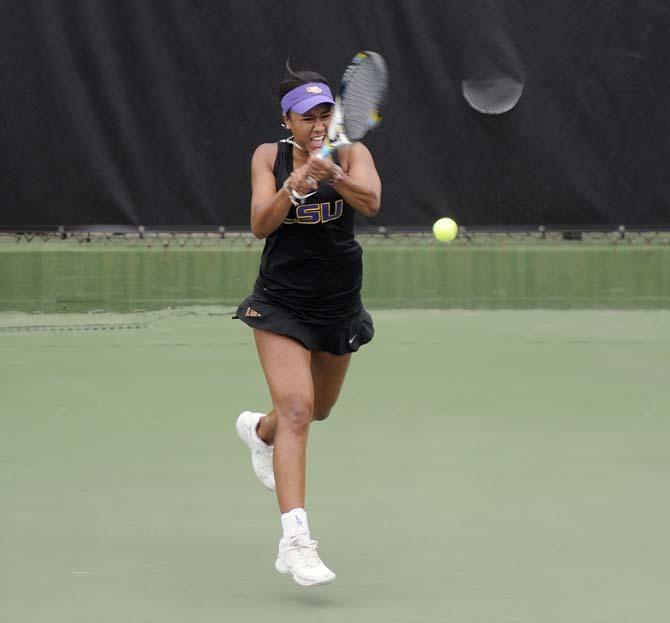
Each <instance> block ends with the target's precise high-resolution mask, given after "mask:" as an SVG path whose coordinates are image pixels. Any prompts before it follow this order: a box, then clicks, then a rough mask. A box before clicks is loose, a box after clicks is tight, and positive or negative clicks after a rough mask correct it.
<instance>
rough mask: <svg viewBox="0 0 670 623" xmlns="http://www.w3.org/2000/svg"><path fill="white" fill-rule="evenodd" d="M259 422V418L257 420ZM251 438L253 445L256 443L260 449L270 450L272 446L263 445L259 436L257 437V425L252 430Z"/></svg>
mask: <svg viewBox="0 0 670 623" xmlns="http://www.w3.org/2000/svg"><path fill="white" fill-rule="evenodd" d="M258 421H259V422H260V418H259V420H258ZM251 438H252V439H253V440H254V443H257V444H258V445H259V446H260V447H261V448H271V447H272V444H270V443H265V442H264V441H263V440H262V439H261V438H260V437H259V436H258V424H257V425H256V426H254V430H253V432H252V433H251Z"/></svg>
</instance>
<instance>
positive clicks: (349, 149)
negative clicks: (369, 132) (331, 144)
mask: <svg viewBox="0 0 670 623" xmlns="http://www.w3.org/2000/svg"><path fill="white" fill-rule="evenodd" d="M338 153H339V156H340V162H341V164H342V168H343V169H344V170H345V171H347V170H348V169H349V168H350V167H351V165H352V164H353V163H354V162H361V161H371V160H372V154H371V153H370V150H369V149H368V148H367V147H366V146H365V145H363V143H351V144H349V145H343V146H342V147H340V148H339V149H338Z"/></svg>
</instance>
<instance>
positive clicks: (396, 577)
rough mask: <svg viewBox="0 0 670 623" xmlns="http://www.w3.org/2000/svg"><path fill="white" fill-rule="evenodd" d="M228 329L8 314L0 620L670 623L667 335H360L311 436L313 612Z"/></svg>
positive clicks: (253, 376)
mask: <svg viewBox="0 0 670 623" xmlns="http://www.w3.org/2000/svg"><path fill="white" fill-rule="evenodd" d="M229 317H230V313H229V310H227V309H224V308H222V307H202V308H188V309H177V310H172V311H156V312H145V313H134V314H123V315H114V314H108V313H104V314H61V315H48V314H39V315H35V314H23V313H9V312H5V313H2V314H0V327H1V330H0V352H2V363H1V364H0V368H1V371H2V374H1V375H0V385H1V390H2V394H1V395H2V418H1V419H0V425H1V427H2V430H1V431H0V460H1V461H2V469H1V470H0V479H1V490H2V496H1V499H2V513H0V540H1V541H0V542H1V543H2V546H1V547H0V551H1V555H2V569H3V572H2V575H3V577H2V579H1V580H0V582H1V585H2V587H3V588H2V598H1V599H0V620H2V621H7V622H8V623H9V622H11V623H19V622H20V623H28V622H30V623H33V622H34V623H37V622H48V623H72V622H75V621H82V622H83V621H92V620H95V621H98V622H100V623H107V622H114V623H117V622H120V621H125V622H133V623H134V622H149V621H151V622H154V621H160V622H161V623H171V622H180V623H181V622H184V621H197V622H199V623H209V622H215V621H216V622H219V621H252V622H253V621H262V620H266V619H271V620H273V621H277V622H281V621H292V622H295V623H298V622H301V621H314V620H318V621H320V622H322V623H326V622H331V621H338V622H341V621H365V622H377V621H380V622H381V621H385V622H386V621H398V622H400V621H402V622H403V623H406V622H413V621H458V622H471V623H479V622H481V623H492V622H500V623H503V622H505V623H512V622H514V623H537V622H540V621H541V622H543V623H544V622H553V621H561V622H568V621H569V622H580V623H586V622H601V621H602V622H607V623H619V622H620V623H630V622H631V621H644V623H654V622H659V623H660V622H663V623H665V622H666V621H668V620H669V618H670V605H669V603H668V600H667V586H668V580H670V573H669V571H668V560H669V559H670V545H669V544H668V539H667V526H668V525H669V524H670V500H669V497H668V479H669V477H670V453H669V452H668V440H669V436H668V435H669V433H670V424H669V423H668V413H669V412H670V392H668V387H667V382H668V379H669V378H670V357H669V356H668V353H669V352H670V338H669V337H668V336H670V312H668V311H603V310H600V311H598V310H596V311H430V310H413V311H377V312H376V313H374V317H375V320H376V324H377V337H376V339H375V341H373V343H372V344H370V345H369V346H368V347H365V348H364V349H362V350H361V352H360V353H359V354H358V355H357V356H356V357H355V358H354V363H353V365H352V369H351V372H350V376H349V379H348V381H347V383H346V384H345V388H344V393H343V396H342V398H341V400H340V402H339V404H338V406H337V408H336V409H335V411H334V413H333V415H332V416H331V419H329V420H328V421H327V422H324V423H319V424H315V425H314V426H313V428H312V433H311V441H310V449H309V452H310V454H309V463H310V467H309V476H310V480H309V483H308V489H309V491H308V504H309V510H310V517H311V523H312V532H313V534H314V536H315V537H316V538H318V539H319V541H320V550H321V553H322V555H323V557H324V560H326V561H327V562H328V564H329V565H330V566H332V568H333V569H334V570H335V571H336V572H337V573H338V580H337V582H336V583H335V584H333V585H332V586H329V587H324V588H321V589H310V590H305V589H300V588H299V587H297V586H296V585H294V584H293V583H292V582H291V581H290V580H288V579H287V578H286V577H283V576H280V575H279V574H277V573H276V572H275V571H274V569H273V563H274V556H275V553H276V544H277V543H276V542H277V539H278V537H279V533H280V527H279V518H278V512H277V509H276V505H275V500H274V499H273V497H272V495H271V494H269V493H268V492H266V491H265V490H264V489H262V487H261V486H260V485H259V484H258V482H257V481H256V479H255V477H254V475H253V473H252V470H251V467H250V464H249V456H248V451H247V449H246V448H245V447H244V446H243V445H242V444H241V443H240V441H239V440H238V438H237V436H236V434H235V431H234V421H235V417H236V416H237V414H238V413H239V412H240V411H241V410H243V409H249V408H252V409H259V410H261V409H265V408H267V407H268V406H269V403H268V398H267V394H266V391H265V384H264V380H263V378H262V376H261V372H260V370H259V366H258V364H257V361H256V354H255V350H254V347H253V344H252V339H251V333H250V332H249V331H248V329H246V328H245V327H244V326H242V324H241V323H238V322H233V321H232V320H230V319H229Z"/></svg>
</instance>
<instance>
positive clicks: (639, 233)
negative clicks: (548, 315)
mask: <svg viewBox="0 0 670 623" xmlns="http://www.w3.org/2000/svg"><path fill="white" fill-rule="evenodd" d="M357 239H358V240H359V241H360V243H361V244H362V245H389V246H393V245H398V246H400V245H410V246H422V245H435V246H443V245H445V243H443V242H440V241H438V240H436V239H435V237H434V236H433V234H432V232H431V231H429V230H407V229H400V228H398V229H396V228H392V227H377V228H365V229H359V230H357ZM28 243H33V244H38V243H60V244H64V245H74V246H77V245H82V246H88V245H91V246H106V245H109V246H128V247H164V248H167V247H196V248H197V247H216V246H226V247H232V246H235V245H237V246H240V247H245V246H246V247H250V246H253V245H262V244H263V241H262V240H259V239H257V238H256V237H255V236H254V235H253V234H252V233H251V232H249V231H230V230H227V229H226V228H224V227H220V228H218V230H214V231H175V230H154V229H145V228H143V227H139V228H136V229H126V230H125V231H115V230H113V229H109V230H100V229H91V230H90V231H88V230H85V229H81V228H79V229H66V228H64V227H61V228H59V229H58V230H56V231H4V232H0V244H5V245H7V244H28ZM449 244H450V245H452V246H468V245H509V244H514V245H518V244H533V245H543V244H609V245H621V244H624V245H633V244H635V245H670V229H658V228H653V229H628V228H626V227H625V226H623V225H621V226H619V227H614V228H611V229H605V228H602V229H579V228H570V229H567V228H566V229H560V228H556V229H553V228H547V227H543V226H540V227H537V228H527V229H514V230H512V229H493V228H486V229H485V228H472V229H471V228H467V227H461V228H460V229H459V232H458V236H457V237H456V239H455V240H453V241H452V242H451V243H449Z"/></svg>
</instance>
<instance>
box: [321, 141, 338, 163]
mask: <svg viewBox="0 0 670 623" xmlns="http://www.w3.org/2000/svg"><path fill="white" fill-rule="evenodd" d="M335 149H336V147H333V144H332V143H331V142H330V141H326V142H325V143H324V144H323V147H322V148H321V151H320V152H319V158H321V159H322V160H325V159H326V158H328V156H330V154H332V153H333V152H334V151H335Z"/></svg>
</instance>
